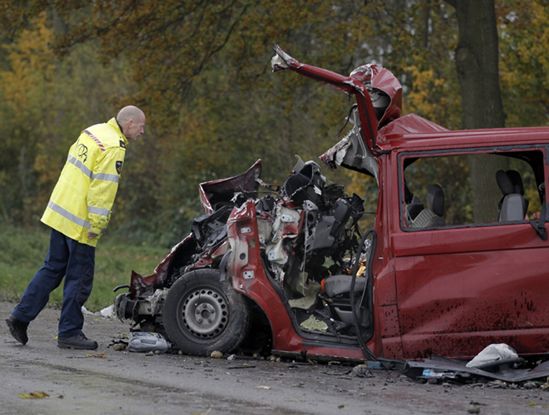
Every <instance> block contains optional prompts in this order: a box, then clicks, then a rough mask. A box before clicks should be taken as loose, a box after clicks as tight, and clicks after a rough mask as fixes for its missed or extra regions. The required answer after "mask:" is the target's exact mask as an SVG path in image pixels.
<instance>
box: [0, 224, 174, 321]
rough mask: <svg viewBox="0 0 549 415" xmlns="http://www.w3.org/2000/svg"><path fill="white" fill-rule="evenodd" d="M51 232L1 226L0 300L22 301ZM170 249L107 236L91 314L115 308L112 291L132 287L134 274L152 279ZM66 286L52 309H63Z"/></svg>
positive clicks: (54, 297)
mask: <svg viewBox="0 0 549 415" xmlns="http://www.w3.org/2000/svg"><path fill="white" fill-rule="evenodd" d="M49 235H50V232H49V228H46V227H45V226H42V227H40V228H38V227H37V228H20V227H16V226H12V225H6V224H1V223H0V300H5V301H18V300H19V298H21V295H22V294H23V291H24V290H25V288H26V286H27V284H28V283H29V281H30V280H31V279H32V277H33V276H34V274H35V273H36V271H37V270H38V269H39V268H40V267H41V266H42V264H43V261H44V257H45V255H46V252H47V250H48V243H49ZM168 251H169V249H168V248H166V247H158V246H150V245H142V246H141V245H131V244H129V243H127V242H123V241H120V240H119V239H116V235H112V236H109V235H107V236H105V238H103V239H101V241H99V244H98V246H97V249H96V252H95V276H94V282H93V290H92V293H91V296H90V298H89V299H88V301H87V303H86V308H87V309H88V310H90V311H98V310H100V309H102V308H104V307H106V306H108V305H110V304H112V302H113V299H114V297H115V294H114V293H113V292H112V289H113V288H114V287H115V286H117V285H120V284H128V283H129V281H130V274H131V271H132V270H135V271H136V272H138V273H140V274H143V275H148V274H150V273H151V272H152V270H153V269H154V267H155V266H156V265H157V264H158V263H159V262H160V260H161V259H162V258H163V257H164V256H165V255H166V254H167V253H168ZM62 289H63V283H61V285H60V286H59V287H58V288H57V289H56V290H54V291H53V292H52V294H51V295H50V301H49V305H50V306H54V307H60V305H61V303H62V298H63V291H62Z"/></svg>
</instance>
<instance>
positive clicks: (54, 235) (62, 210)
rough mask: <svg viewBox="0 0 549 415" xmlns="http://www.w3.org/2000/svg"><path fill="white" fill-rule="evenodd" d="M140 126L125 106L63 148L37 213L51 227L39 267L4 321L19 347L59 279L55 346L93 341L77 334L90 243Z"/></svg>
mask: <svg viewBox="0 0 549 415" xmlns="http://www.w3.org/2000/svg"><path fill="white" fill-rule="evenodd" d="M144 130H145V114H144V113H143V111H141V110H140V109H139V108H137V107H135V106H133V105H129V106H127V107H124V108H122V109H121V110H120V111H119V112H118V114H117V115H116V117H114V118H111V119H110V120H109V121H108V122H106V123H103V124H96V125H93V126H91V127H88V128H86V129H85V130H84V131H82V133H81V134H80V136H79V137H78V139H77V140H76V142H75V143H74V144H73V145H72V146H71V148H70V149H69V154H68V157H67V161H66V163H65V166H64V167H63V170H62V172H61V175H60V176H59V180H58V181H57V184H56V185H55V188H54V189H53V192H52V195H51V197H50V200H49V202H48V205H47V207H46V210H45V212H44V214H43V216H42V219H41V221H42V222H43V223H44V224H46V225H47V226H49V227H50V228H51V236H50V246H49V250H48V253H47V255H46V259H45V261H44V265H43V266H42V268H40V269H39V270H38V272H37V273H36V274H35V276H34V278H33V279H32V280H31V282H30V283H29V285H28V287H27V289H26V290H25V292H24V294H23V297H22V298H21V301H20V302H19V304H17V306H16V307H15V308H14V309H13V311H12V312H11V314H10V316H9V317H8V318H7V319H6V323H7V325H8V328H9V330H10V333H11V335H12V336H13V337H14V338H15V340H17V341H18V342H19V343H21V344H22V345H25V344H26V343H27V341H28V336H27V327H28V325H29V323H30V322H31V321H32V320H34V319H35V318H36V317H37V316H38V314H39V313H40V311H42V309H43V308H44V307H45V306H46V304H47V303H48V299H49V295H50V293H51V292H52V291H53V290H54V289H55V288H56V287H57V286H58V285H59V284H60V283H61V281H62V280H63V278H64V279H65V285H64V288H63V305H62V308H61V316H60V319H59V327H58V337H57V338H58V340H57V345H58V347H60V348H66V349H83V350H94V349H96V348H97V342H96V341H93V340H90V339H88V338H87V337H86V335H85V334H84V333H83V331H82V328H83V325H84V317H83V315H82V311H81V309H82V306H83V305H84V303H85V302H86V300H87V299H88V297H89V295H90V293H91V289H92V282H93V273H94V266H95V246H96V245H97V241H98V240H99V238H100V236H101V234H102V232H103V231H104V230H105V229H106V227H107V224H108V223H109V219H110V215H111V209H112V205H113V203H114V199H115V197H116V192H117V190H118V182H119V179H120V174H121V172H122V166H123V165H124V156H125V154H126V146H127V145H128V143H129V142H132V141H134V140H137V139H139V138H140V137H141V136H142V135H143V134H144Z"/></svg>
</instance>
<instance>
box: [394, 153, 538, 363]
mask: <svg viewBox="0 0 549 415" xmlns="http://www.w3.org/2000/svg"><path fill="white" fill-rule="evenodd" d="M471 157H477V158H481V160H484V159H486V160H488V159H491V160H497V164H498V165H499V167H500V168H498V169H497V170H496V171H485V172H484V173H483V174H485V175H488V178H490V177H493V181H492V183H493V184H492V185H493V186H498V187H499V188H500V189H501V196H500V197H498V199H495V200H492V201H491V202H490V203H488V206H491V208H490V209H491V211H490V212H475V203H474V200H475V198H478V197H483V195H479V194H474V191H473V186H471V183H470V181H469V173H468V171H469V161H470V159H471ZM398 159H399V172H398V173H399V183H400V190H399V193H400V195H399V198H400V226H399V229H398V231H397V232H395V233H394V234H393V235H392V244H393V251H394V255H395V273H396V286H397V302H398V312H399V324H400V331H401V335H402V344H403V349H404V354H405V355H406V356H407V357H420V356H426V355H430V354H438V355H444V356H453V357H466V356H473V355H475V354H477V353H478V352H480V351H481V350H482V349H483V348H484V347H485V346H487V345H489V344H491V343H502V342H503V343H507V344H509V345H510V346H512V347H514V348H515V349H516V350H517V351H518V352H519V353H523V354H527V353H543V352H547V351H548V350H549V302H548V301H547V294H548V293H549V260H548V258H549V242H548V241H546V240H542V238H540V236H539V235H538V233H537V232H536V231H535V230H534V227H533V226H532V224H531V222H534V223H536V222H535V221H539V216H540V214H541V211H542V205H543V203H546V194H545V188H546V186H547V176H548V166H547V165H546V164H545V163H546V162H544V161H546V160H547V154H546V149H545V148H544V147H541V146H538V147H536V146H525V147H522V148H521V149H520V150H516V149H513V148H509V149H505V148H501V147H500V148H498V149H495V148H494V149H486V150H477V151H475V152H474V153H473V152H468V154H464V153H463V152H461V153H458V152H454V153H451V152H447V151H446V152H436V151H430V152H418V153H411V152H410V153H401V154H400V155H399V158H398ZM486 164H487V165H488V164H494V163H486ZM487 182H488V183H490V181H487ZM484 205H486V203H484ZM479 218H482V219H479ZM487 218H488V219H487ZM544 226H545V225H544ZM545 228H547V227H546V226H545Z"/></svg>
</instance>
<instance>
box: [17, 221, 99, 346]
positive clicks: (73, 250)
mask: <svg viewBox="0 0 549 415" xmlns="http://www.w3.org/2000/svg"><path fill="white" fill-rule="evenodd" d="M94 265H95V248H94V247H92V246H89V245H85V244H81V243H79V242H77V241H75V240H74V239H70V238H68V237H66V236H65V235H63V234H62V233H60V232H58V231H56V230H53V229H52V231H51V238H50V247H49V250H48V254H47V255H46V259H45V261H44V265H43V266H42V268H40V269H39V270H38V272H37V273H36V274H35V276H34V278H33V279H32V280H31V282H30V283H29V285H28V287H27V289H26V290H25V293H24V294H23V297H22V298H21V301H20V302H19V304H18V305H17V306H16V307H15V308H14V310H13V311H12V314H13V316H14V317H15V318H16V319H18V320H21V321H23V322H31V321H32V320H34V319H35V318H36V316H37V315H38V314H39V313H40V311H42V309H43V308H44V307H45V306H46V304H47V303H48V300H49V297H50V293H51V292H52V291H53V290H54V289H55V288H57V287H58V286H59V284H61V280H62V279H63V277H65V285H64V287H63V306H62V308H61V317H60V319H59V337H71V336H75V335H77V334H79V333H81V332H82V326H83V325H84V317H83V316H82V306H83V305H84V303H85V302H86V300H87V299H88V297H89V296H90V293H91V290H92V283H93V270H94Z"/></svg>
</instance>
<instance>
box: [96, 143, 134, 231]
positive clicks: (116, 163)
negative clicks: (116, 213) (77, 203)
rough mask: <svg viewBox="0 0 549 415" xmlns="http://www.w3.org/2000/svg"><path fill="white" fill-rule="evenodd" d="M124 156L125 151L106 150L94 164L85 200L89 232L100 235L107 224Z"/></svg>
mask: <svg viewBox="0 0 549 415" xmlns="http://www.w3.org/2000/svg"><path fill="white" fill-rule="evenodd" d="M124 156H125V149H123V148H120V147H114V148H108V149H106V151H105V152H103V153H102V154H101V155H100V156H99V157H98V159H97V162H96V163H95V166H94V168H93V171H92V177H91V182H90V187H89V190H88V200H87V203H88V221H89V223H90V229H89V232H92V233H95V234H98V235H100V234H101V232H103V231H104V230H105V228H106V227H107V225H108V223H109V220H110V217H111V209H112V205H113V203H114V199H115V197H116V192H117V190H118V180H119V179H120V171H121V169H122V164H123V163H124Z"/></svg>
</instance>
